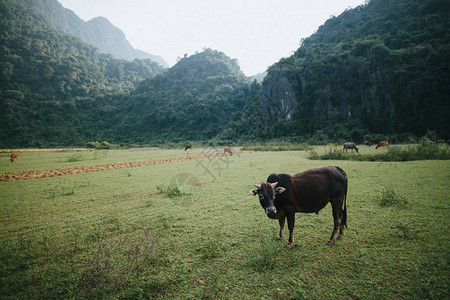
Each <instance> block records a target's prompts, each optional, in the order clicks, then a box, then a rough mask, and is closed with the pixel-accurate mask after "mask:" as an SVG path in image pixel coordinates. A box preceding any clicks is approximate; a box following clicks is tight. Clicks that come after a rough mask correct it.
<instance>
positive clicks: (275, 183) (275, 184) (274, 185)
mask: <svg viewBox="0 0 450 300" xmlns="http://www.w3.org/2000/svg"><path fill="white" fill-rule="evenodd" d="M277 184H278V181H277V182H274V183H271V184H270V185H271V186H272V187H273V188H275V187H276V186H277Z"/></svg>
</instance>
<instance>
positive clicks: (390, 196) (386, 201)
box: [380, 186, 408, 207]
mask: <svg viewBox="0 0 450 300" xmlns="http://www.w3.org/2000/svg"><path fill="white" fill-rule="evenodd" d="M406 204H408V200H407V199H406V197H404V196H400V195H398V194H397V193H396V192H395V190H394V189H393V188H392V187H390V186H388V187H385V188H384V189H383V191H382V192H381V200H380V205H381V206H382V207H387V206H405V205H406Z"/></svg>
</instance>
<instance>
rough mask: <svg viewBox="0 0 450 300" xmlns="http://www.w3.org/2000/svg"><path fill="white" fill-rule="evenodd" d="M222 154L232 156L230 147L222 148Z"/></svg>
mask: <svg viewBox="0 0 450 300" xmlns="http://www.w3.org/2000/svg"><path fill="white" fill-rule="evenodd" d="M223 154H230V155H233V152H232V151H231V148H230V147H225V148H223Z"/></svg>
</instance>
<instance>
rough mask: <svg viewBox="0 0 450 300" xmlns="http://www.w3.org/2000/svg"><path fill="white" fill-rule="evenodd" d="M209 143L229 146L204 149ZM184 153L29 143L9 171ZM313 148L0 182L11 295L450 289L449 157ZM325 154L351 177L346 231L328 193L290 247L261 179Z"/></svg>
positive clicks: (2, 286) (372, 293)
mask: <svg viewBox="0 0 450 300" xmlns="http://www.w3.org/2000/svg"><path fill="white" fill-rule="evenodd" d="M316 150H317V149H316ZM379 150H380V149H378V150H377V151H379ZM210 151H220V149H212V148H211V149H208V148H207V149H194V150H193V151H192V152H191V153H192V155H193V154H195V153H205V152H210ZM317 151H320V150H317ZM363 151H374V150H372V149H367V150H366V149H364V150H363ZM381 151H384V150H381ZM95 153H99V154H95ZM78 154H80V155H81V156H78V159H74V158H76V157H77V155H78ZM183 155H187V153H186V152H184V151H183V149H181V150H161V149H158V150H157V149H140V150H106V152H103V153H102V152H101V151H100V152H95V151H92V152H90V151H72V152H19V159H18V162H17V163H15V164H11V163H10V162H9V160H8V153H3V154H0V173H5V172H18V171H23V170H38V169H40V170H43V169H55V168H62V167H69V166H82V165H86V166H87V165H97V164H106V163H112V162H124V161H134V160H148V159H157V158H166V157H175V156H183ZM307 157H308V153H307V152H305V151H285V152H257V153H252V154H245V155H239V156H236V155H234V156H232V157H225V158H215V159H206V160H201V161H188V162H178V163H169V164H164V165H155V166H148V167H139V168H129V169H119V170H111V171H102V172H96V173H84V174H78V175H66V176H60V177H52V178H43V179H32V180H23V181H13V182H3V183H0V260H1V261H2V263H1V264H0V295H1V296H0V298H10V297H12V298H20V299H24V298H130V299H136V298H139V297H145V298H151V297H162V298H170V299H186V298H188V299H198V298H235V299H271V298H279V299H286V298H288V299H289V298H296V299H358V298H360V299H393V298H396V299H398V298H400V299H424V298H426V299H445V298H447V299H448V298H449V297H450V294H449V286H448V284H449V280H448V278H450V269H449V267H448V266H449V264H448V262H449V258H450V257H449V254H450V252H449V249H450V236H449V235H448V229H449V228H450V199H449V195H450V186H449V184H448V183H449V182H450V161H412V162H402V163H400V162H395V163H394V162H392V163H383V162H357V161H333V160H328V161H320V160H315V161H312V160H309V159H307ZM326 165H337V166H340V167H341V168H343V169H344V170H345V171H346V172H347V174H348V177H349V191H348V198H347V209H348V221H347V223H348V226H349V227H348V230H347V232H346V236H345V239H344V240H343V241H338V242H337V244H335V245H333V246H331V247H330V246H326V245H325V242H326V241H327V239H328V238H329V235H330V234H331V230H332V225H333V220H332V216H331V207H330V206H327V207H326V208H325V209H324V210H323V211H322V212H320V213H319V215H315V214H308V215H306V214H297V218H296V228H295V232H294V234H295V238H296V244H295V246H294V247H293V249H291V250H285V249H283V245H284V242H285V241H283V242H282V243H280V242H277V241H275V237H276V234H277V230H278V222H277V221H275V220H270V219H268V218H267V217H265V215H264V212H263V210H262V208H261V207H260V205H259V201H258V199H257V198H256V197H252V196H250V195H249V194H248V191H249V190H250V189H252V184H254V183H261V182H263V181H265V179H266V178H267V176H268V175H269V174H270V173H272V172H286V173H295V172H300V171H304V170H307V169H310V168H314V167H319V166H326ZM174 185H176V187H177V189H176V192H175V193H170V192H169V191H170V190H171V188H172V187H173V186H174Z"/></svg>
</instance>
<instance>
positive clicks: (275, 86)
mask: <svg viewBox="0 0 450 300" xmlns="http://www.w3.org/2000/svg"><path fill="white" fill-rule="evenodd" d="M259 104H260V105H259V109H260V112H261V115H262V118H263V121H264V128H265V129H268V128H270V127H271V126H272V125H273V124H274V123H276V122H285V121H289V120H290V119H291V118H292V114H293V113H294V111H295V109H296V108H297V100H296V99H295V96H294V90H293V89H292V86H291V83H290V82H289V80H288V79H287V78H286V77H285V76H284V75H283V74H282V73H281V72H272V73H271V76H270V78H266V81H265V84H264V86H263V88H262V90H261V94H260V96H259Z"/></svg>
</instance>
